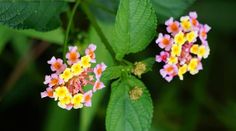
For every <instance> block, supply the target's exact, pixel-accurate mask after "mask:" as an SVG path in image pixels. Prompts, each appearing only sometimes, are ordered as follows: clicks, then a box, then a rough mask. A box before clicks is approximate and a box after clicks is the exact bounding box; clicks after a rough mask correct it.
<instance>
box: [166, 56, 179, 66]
mask: <svg viewBox="0 0 236 131" xmlns="http://www.w3.org/2000/svg"><path fill="white" fill-rule="evenodd" d="M168 63H169V64H176V63H178V58H177V57H175V56H170V58H169V59H168Z"/></svg>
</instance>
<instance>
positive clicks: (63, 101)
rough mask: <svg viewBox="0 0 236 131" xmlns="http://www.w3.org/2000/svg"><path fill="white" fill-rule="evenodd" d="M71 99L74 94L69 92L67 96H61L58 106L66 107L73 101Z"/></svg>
mask: <svg viewBox="0 0 236 131" xmlns="http://www.w3.org/2000/svg"><path fill="white" fill-rule="evenodd" d="M71 99H72V96H71V94H69V93H68V94H67V95H65V97H63V98H59V102H58V106H60V107H61V108H66V105H67V104H70V103H71Z"/></svg>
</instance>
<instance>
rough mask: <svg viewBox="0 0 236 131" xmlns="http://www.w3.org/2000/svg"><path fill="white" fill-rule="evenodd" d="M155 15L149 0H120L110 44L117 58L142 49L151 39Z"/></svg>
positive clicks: (153, 31)
mask: <svg viewBox="0 0 236 131" xmlns="http://www.w3.org/2000/svg"><path fill="white" fill-rule="evenodd" d="M156 19H157V18H156V15H155V11H154V9H153V8H152V4H151V2H150V0H121V1H120V5H119V9H118V12H117V16H116V22H115V29H114V36H113V42H112V46H113V48H114V50H115V52H116V53H117V54H116V57H117V59H118V60H120V59H122V58H123V57H124V55H125V54H129V53H136V52H139V51H141V50H143V49H144V48H145V47H146V46H147V45H148V44H149V43H150V41H151V40H152V39H153V37H154V35H155V30H156V24H157V21H156Z"/></svg>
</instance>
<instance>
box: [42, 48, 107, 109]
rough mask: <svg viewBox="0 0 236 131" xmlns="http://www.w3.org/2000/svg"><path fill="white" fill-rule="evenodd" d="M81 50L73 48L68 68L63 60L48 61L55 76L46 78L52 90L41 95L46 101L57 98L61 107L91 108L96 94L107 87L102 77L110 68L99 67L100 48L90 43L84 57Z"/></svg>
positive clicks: (103, 65) (70, 52) (101, 65)
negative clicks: (96, 51) (97, 54)
mask: <svg viewBox="0 0 236 131" xmlns="http://www.w3.org/2000/svg"><path fill="white" fill-rule="evenodd" d="M77 50H78V49H77V47H76V46H70V47H69V51H68V53H67V54H66V59H67V63H68V65H67V64H65V63H63V60H62V59H60V58H55V57H52V58H51V60H49V61H48V64H50V65H51V70H52V72H53V73H52V74H51V75H46V76H45V81H44V84H45V85H47V86H48V87H47V89H46V91H44V92H42V93H41V97H42V98H44V97H49V98H53V99H54V100H55V101H58V106H59V107H61V108H63V109H67V110H70V109H72V108H74V109H78V108H82V107H84V106H86V107H90V106H91V105H92V102H91V101H92V96H93V93H95V92H96V91H97V90H100V89H102V88H104V87H105V85H104V84H103V82H101V81H100V78H101V76H102V73H103V71H104V70H105V69H106V65H105V64H104V63H101V64H96V57H95V50H96V46H95V45H94V44H90V45H89V46H88V48H87V49H86V50H85V56H82V57H81V56H80V54H79V52H78V51H77ZM95 64H96V65H95ZM92 65H95V67H94V68H92Z"/></svg>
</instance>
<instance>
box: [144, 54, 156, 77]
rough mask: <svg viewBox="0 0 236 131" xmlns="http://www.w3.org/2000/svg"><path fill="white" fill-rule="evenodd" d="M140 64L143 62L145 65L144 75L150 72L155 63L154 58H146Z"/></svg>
mask: <svg viewBox="0 0 236 131" xmlns="http://www.w3.org/2000/svg"><path fill="white" fill-rule="evenodd" d="M141 62H143V63H144V64H145V65H146V70H145V72H144V73H146V72H148V71H152V67H153V65H154V63H155V58H152V57H150V58H147V59H145V60H142V61H141Z"/></svg>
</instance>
